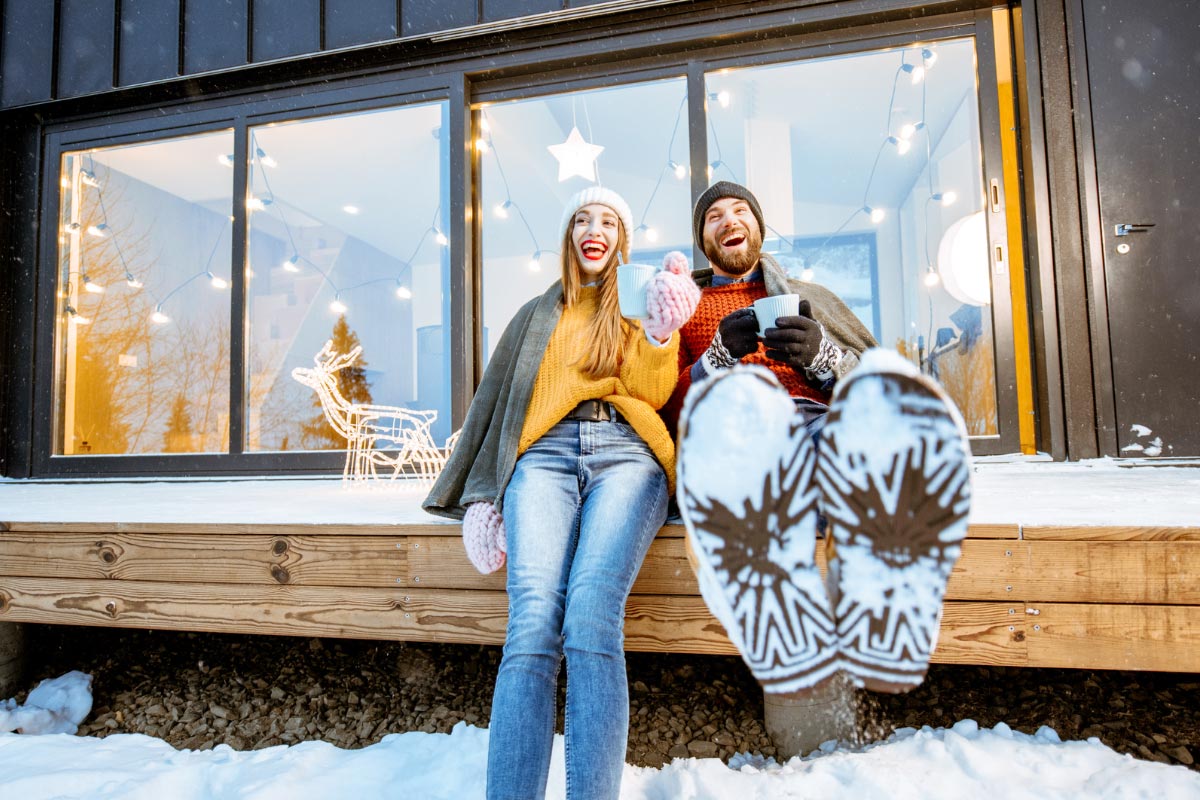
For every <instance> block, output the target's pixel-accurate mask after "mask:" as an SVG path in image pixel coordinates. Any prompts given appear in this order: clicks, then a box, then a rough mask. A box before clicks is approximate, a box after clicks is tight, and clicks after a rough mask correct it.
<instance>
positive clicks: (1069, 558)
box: [1008, 540, 1200, 605]
mask: <svg viewBox="0 0 1200 800" xmlns="http://www.w3.org/2000/svg"><path fill="white" fill-rule="evenodd" d="M1011 550H1012V551H1013V553H1014V555H1015V557H1016V559H1017V560H1019V561H1021V562H1023V563H1021V564H1018V565H1017V568H1016V569H1015V570H1014V571H1013V572H1012V573H1011V574H1010V575H1009V578H1008V579H1009V580H1011V582H1012V587H1013V596H1015V597H1021V598H1024V599H1025V601H1027V602H1034V601H1042V602H1064V603H1134V604H1145V605H1200V542H1194V541H1186V540H1184V541H1110V542H1095V541H1036V540H1035V541H1025V542H1015V543H1013V545H1012V547H1011Z"/></svg>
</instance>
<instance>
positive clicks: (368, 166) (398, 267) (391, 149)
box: [246, 103, 451, 450]
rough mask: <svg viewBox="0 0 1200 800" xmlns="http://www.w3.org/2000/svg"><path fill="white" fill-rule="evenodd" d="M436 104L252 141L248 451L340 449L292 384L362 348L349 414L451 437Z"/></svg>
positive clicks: (351, 378)
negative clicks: (394, 413) (369, 411)
mask: <svg viewBox="0 0 1200 800" xmlns="http://www.w3.org/2000/svg"><path fill="white" fill-rule="evenodd" d="M444 113H445V111H444V109H443V107H442V104H440V103H437V104H430V105H424V106H416V107H410V108H403V109H396V110H389V111H380V112H374V113H365V114H355V115H349V116H339V117H332V118H329V119H321V120H317V121H310V122H295V123H288V124H279V125H266V126H261V127H254V128H251V129H250V154H251V164H250V193H249V195H248V197H247V201H246V207H247V209H248V211H249V212H250V222H249V247H248V266H249V270H248V272H247V280H246V285H247V309H246V310H247V317H248V320H247V323H248V324H247V327H246V332H247V340H246V349H247V359H246V369H247V375H246V378H247V379H246V414H247V420H246V421H247V425H246V449H247V450H288V449H301V450H313V449H340V448H343V447H345V439H344V438H342V436H341V435H339V434H338V433H337V432H336V431H335V430H334V429H333V428H332V427H330V425H329V424H328V423H327V422H326V420H325V415H324V413H323V410H322V408H321V407H320V406H319V405H318V404H317V403H316V399H315V395H314V393H313V391H312V390H311V389H309V388H308V387H306V386H303V385H301V384H300V383H297V382H296V381H295V380H294V379H293V378H292V374H291V373H292V370H293V369H294V368H296V367H302V368H312V367H313V366H314V364H313V357H314V355H316V353H317V352H318V351H320V350H321V348H322V346H323V345H324V343H325V342H326V341H332V342H333V349H334V351H336V352H340V353H346V352H348V351H349V350H350V349H351V348H353V347H355V346H359V347H361V348H362V353H361V355H360V356H359V358H358V360H357V361H356V362H355V363H354V364H352V365H351V366H350V367H348V368H346V369H345V370H343V371H342V373H341V375H340V376H339V388H340V389H341V394H342V395H343V397H344V399H345V400H346V401H348V402H355V403H367V404H374V405H386V406H399V407H402V408H409V409H421V410H429V411H437V412H438V417H437V420H436V422H435V425H434V435H435V439H436V440H437V441H438V442H439V443H440V442H443V441H444V440H445V438H446V437H447V436H449V434H450V432H451V429H450V423H451V420H450V408H449V396H450V392H449V388H450V387H449V375H450V368H449V353H448V352H447V348H446V346H445V344H444V342H445V340H446V339H447V337H448V332H447V331H446V329H445V326H444V325H443V320H444V319H445V318H446V317H448V314H444V313H443V310H444V308H445V306H446V303H447V302H448V297H447V295H446V291H445V286H446V276H447V274H448V273H447V266H448V255H447V249H446V245H447V244H448V239H447V237H446V234H445V231H446V230H447V225H446V218H447V209H446V204H445V203H444V202H443V199H442V185H443V181H442V177H441V176H442V173H443V172H444V166H445V160H446V147H445V146H444V145H443V139H444V137H442V136H441V130H442V123H443V115H444Z"/></svg>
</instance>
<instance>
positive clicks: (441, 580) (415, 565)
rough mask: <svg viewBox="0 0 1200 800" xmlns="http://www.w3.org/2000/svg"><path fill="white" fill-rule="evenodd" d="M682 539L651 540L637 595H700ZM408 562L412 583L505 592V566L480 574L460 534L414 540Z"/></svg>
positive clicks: (409, 550)
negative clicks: (473, 564)
mask: <svg viewBox="0 0 1200 800" xmlns="http://www.w3.org/2000/svg"><path fill="white" fill-rule="evenodd" d="M683 542H684V540H683V539H669V538H660V539H656V540H655V541H653V542H651V543H650V550H649V552H648V553H647V554H646V560H645V561H644V562H643V563H642V569H641V572H639V573H638V577H637V580H636V582H635V583H634V585H633V592H634V594H679V595H698V594H700V589H699V587H698V586H697V585H696V577H695V574H694V573H693V572H692V568H691V566H690V565H689V564H688V561H687V555H686V553H685V552H684V544H683ZM407 562H408V569H409V573H408V576H407V577H408V583H409V585H411V586H421V587H424V588H428V589H484V590H491V591H498V592H502V591H504V586H505V580H506V575H507V573H506V571H505V569H504V568H501V569H499V570H497V571H496V572H493V573H492V574H490V575H480V574H479V572H477V571H476V570H475V567H473V566H472V565H471V562H470V561H469V560H468V559H467V553H466V551H465V550H464V549H463V546H462V540H461V539H460V538H459V537H457V536H454V537H440V536H428V537H421V538H420V539H414V540H412V541H411V542H410V543H409V549H408V552H407Z"/></svg>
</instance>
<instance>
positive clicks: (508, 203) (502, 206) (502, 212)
mask: <svg viewBox="0 0 1200 800" xmlns="http://www.w3.org/2000/svg"><path fill="white" fill-rule="evenodd" d="M512 204H513V201H512V200H511V199H509V200H505V201H504V202H503V203H497V204H496V207H495V208H493V209H492V213H494V214H495V215H496V217H497V218H498V219H508V210H509V209H510V208H512Z"/></svg>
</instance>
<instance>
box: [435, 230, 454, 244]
mask: <svg viewBox="0 0 1200 800" xmlns="http://www.w3.org/2000/svg"><path fill="white" fill-rule="evenodd" d="M433 240H434V241H435V242H437V243H438V244H440V245H441V246H442V247H445V246H446V245H448V244H450V240H449V239H447V238H446V234H444V233H442V232H441V231H439V230H438V229H437V228H434V229H433Z"/></svg>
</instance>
